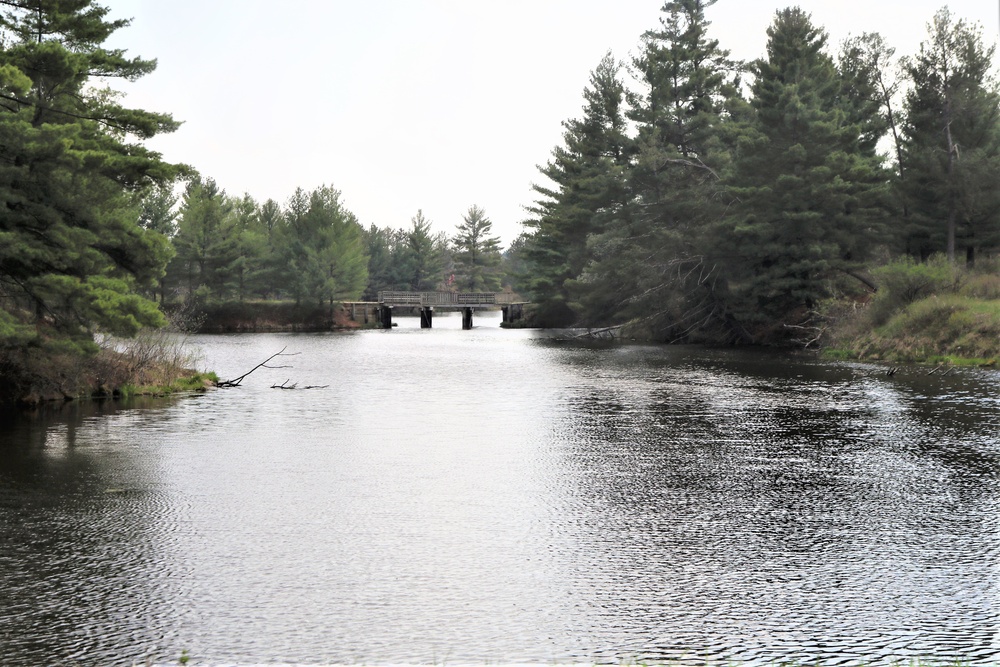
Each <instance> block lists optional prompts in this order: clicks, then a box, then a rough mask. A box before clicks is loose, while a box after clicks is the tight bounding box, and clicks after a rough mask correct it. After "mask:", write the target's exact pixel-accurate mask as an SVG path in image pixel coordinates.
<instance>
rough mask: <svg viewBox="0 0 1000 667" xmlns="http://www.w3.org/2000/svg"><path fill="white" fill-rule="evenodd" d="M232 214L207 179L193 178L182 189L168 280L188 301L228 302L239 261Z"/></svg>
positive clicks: (230, 205) (221, 192)
mask: <svg viewBox="0 0 1000 667" xmlns="http://www.w3.org/2000/svg"><path fill="white" fill-rule="evenodd" d="M232 211H233V203H232V201H230V199H229V197H228V196H226V192H225V190H222V189H221V188H220V187H219V186H218V184H217V183H216V182H215V181H214V180H213V179H211V178H209V179H205V180H202V179H200V178H195V179H193V180H192V181H191V182H190V183H189V184H188V186H187V188H186V189H185V191H184V197H183V201H182V203H181V208H180V213H179V220H178V224H177V235H176V236H175V237H174V248H175V249H176V252H177V254H176V256H175V257H174V259H173V261H172V262H171V265H170V267H169V276H170V279H171V282H173V283H174V284H176V285H178V286H179V287H181V289H183V290H184V291H185V293H186V296H187V298H188V299H191V298H198V299H200V300H215V301H221V300H225V299H226V298H228V296H229V294H228V290H229V288H230V287H231V286H232V283H231V281H232V280H233V278H234V274H235V273H236V270H237V269H236V266H234V264H235V263H236V262H237V261H238V258H239V248H238V238H237V235H238V230H237V227H236V221H235V219H234V218H233V216H232Z"/></svg>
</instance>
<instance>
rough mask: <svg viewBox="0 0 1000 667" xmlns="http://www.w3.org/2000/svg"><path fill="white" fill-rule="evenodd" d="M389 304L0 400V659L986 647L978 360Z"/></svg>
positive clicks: (996, 424)
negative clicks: (195, 359)
mask: <svg viewBox="0 0 1000 667" xmlns="http://www.w3.org/2000/svg"><path fill="white" fill-rule="evenodd" d="M397 322H398V323H399V326H398V328H396V329H394V330H392V331H363V332H351V333H331V334H275V335H270V334H257V335H233V336H203V337H195V338H194V339H192V341H191V342H192V345H194V346H196V347H197V349H199V350H200V357H201V358H200V365H201V366H202V367H205V368H209V369H213V370H216V371H217V372H218V373H219V375H220V376H222V377H223V378H231V377H235V376H238V375H240V374H242V373H244V372H246V371H247V370H249V369H250V368H252V367H253V366H255V365H256V364H257V363H259V362H260V361H262V360H263V359H265V358H266V357H268V356H270V355H271V354H273V353H275V352H277V351H279V350H281V349H285V350H286V352H287V353H288V355H290V356H282V357H278V358H276V359H275V360H274V361H273V362H272V364H271V365H274V366H284V368H272V369H268V368H262V369H259V370H257V371H255V372H254V373H253V374H251V375H250V376H249V377H247V378H246V380H245V382H244V385H243V386H241V387H238V388H232V389H224V390H216V391H212V392H209V393H206V394H203V395H194V396H184V397H177V398H171V399H160V400H140V401H134V402H132V403H123V404H118V403H113V402H103V403H79V404H70V405H68V406H66V408H65V409H63V410H50V411H46V412H44V413H43V414H39V415H35V416H33V417H19V418H16V419H8V420H7V421H5V422H4V423H3V425H2V429H3V430H2V431H0V433H2V434H0V664H3V665H7V666H14V667H21V666H28V665H40V664H67V665H68V664H73V665H77V664H78V665H96V664H102V665H131V664H141V663H142V662H143V661H145V660H147V659H148V660H150V661H152V662H156V663H161V664H171V663H176V661H177V659H178V657H179V656H180V654H181V652H182V651H187V653H188V654H189V655H190V656H191V660H192V662H193V663H200V664H212V665H220V664H228V665H239V664H244V665H247V664H276V663H287V664H329V663H341V664H343V663H348V664H361V663H364V664H390V663H391V664H398V663H436V664H443V663H449V664H459V663H474V664H488V663H489V664H496V663H543V664H549V663H556V662H558V663H606V662H610V663H623V662H625V663H629V662H635V661H646V662H671V663H676V664H685V663H693V664H705V663H706V662H710V663H721V662H723V661H730V660H732V661H738V662H740V663H742V664H746V665H765V664H771V663H772V662H774V661H779V660H797V661H800V662H823V663H824V664H831V665H832V664H843V663H848V662H859V661H866V662H868V663H876V664H879V663H881V664H887V663H889V662H891V661H893V660H907V659H910V658H923V659H949V658H950V659H955V658H957V659H962V660H965V661H967V662H968V663H969V664H973V665H987V664H989V665H995V664H1000V568H998V565H1000V502H998V499H1000V486H998V483H997V482H998V473H1000V439H998V435H1000V391H998V390H1000V373H998V372H996V371H992V370H980V369H967V370H959V371H956V372H951V373H949V374H947V375H944V374H942V373H935V374H933V375H928V374H927V369H923V368H916V367H904V368H902V369H900V370H899V371H898V372H897V373H896V374H895V375H894V376H887V375H886V373H885V369H884V368H883V367H880V366H877V365H872V364H857V363H832V362H824V361H819V360H816V359H814V358H811V357H808V356H795V355H789V354H784V353H770V352H762V351H759V350H757V351H754V350H739V349H722V350H711V349H704V348H691V347H664V346H651V345H638V344H619V345H614V346H597V347H588V346H582V345H576V344H570V343H566V342H561V341H558V340H553V339H552V338H551V337H550V336H549V335H548V334H546V333H545V332H539V331H529V330H503V329H501V328H499V326H498V324H499V315H498V314H493V313H486V314H482V313H479V314H477V315H476V322H475V324H476V327H475V328H474V329H473V330H471V331H462V330H461V320H460V318H459V317H458V316H457V315H455V316H443V315H438V317H436V318H435V321H434V329H431V330H421V329H419V327H418V321H417V320H416V319H415V318H397ZM286 381H287V383H288V384H297V386H298V387H299V388H298V389H296V390H281V389H273V388H271V385H272V384H281V383H284V382H286ZM306 386H318V388H313V389H303V388H302V387H306Z"/></svg>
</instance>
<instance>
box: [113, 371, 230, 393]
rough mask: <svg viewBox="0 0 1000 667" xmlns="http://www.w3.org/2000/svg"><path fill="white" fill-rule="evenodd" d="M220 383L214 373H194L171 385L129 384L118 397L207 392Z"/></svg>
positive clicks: (122, 388)
mask: <svg viewBox="0 0 1000 667" xmlns="http://www.w3.org/2000/svg"><path fill="white" fill-rule="evenodd" d="M218 381H219V376H218V375H216V374H215V373H213V372H209V373H194V374H192V375H188V376H183V377H179V378H177V379H175V380H174V381H173V382H171V383H170V384H166V385H143V386H136V385H131V384H127V385H124V386H122V387H121V388H120V389H119V390H118V392H117V395H120V396H123V397H126V398H127V397H129V396H168V395H170V394H177V393H184V392H192V391H195V392H201V391H207V390H208V388H209V387H211V386H213V385H214V384H215V383H217V382H218Z"/></svg>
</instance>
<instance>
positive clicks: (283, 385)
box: [271, 380, 330, 389]
mask: <svg viewBox="0 0 1000 667" xmlns="http://www.w3.org/2000/svg"><path fill="white" fill-rule="evenodd" d="M289 382H290V380H285V381H284V382H282V383H281V384H272V385H271V389H326V388H327V387H329V386H330V385H328V384H310V385H306V386H305V387H299V383H298V382H296V383H294V384H288V383H289Z"/></svg>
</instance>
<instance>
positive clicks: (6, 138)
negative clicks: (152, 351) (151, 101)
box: [0, 0, 184, 349]
mask: <svg viewBox="0 0 1000 667" xmlns="http://www.w3.org/2000/svg"><path fill="white" fill-rule="evenodd" d="M107 14H108V10H107V9H106V8H104V7H101V6H99V5H96V4H94V3H93V2H92V0H33V1H32V2H15V1H11V2H4V3H3V7H2V11H0V37H2V46H0V205H2V215H0V306H2V307H0V346H7V347H9V346H23V345H29V344H41V343H44V342H46V341H48V342H50V343H55V342H57V341H68V342H70V343H72V345H74V346H75V347H76V348H77V349H92V346H93V343H92V332H93V331H94V330H95V329H101V330H105V331H109V332H116V333H123V334H130V333H134V332H135V331H137V330H138V329H139V328H140V327H142V326H144V325H158V324H161V323H162V321H163V320H162V316H161V314H160V312H159V310H158V308H157V307H156V304H155V303H154V302H152V301H151V300H149V299H147V298H145V297H143V296H141V295H140V294H139V293H138V290H142V289H151V288H152V287H153V286H154V285H155V283H156V281H157V280H158V279H159V277H160V276H161V275H162V273H163V270H164V266H165V264H166V262H167V260H168V259H169V257H170V253H171V248H170V245H169V243H168V242H167V238H166V237H165V236H164V234H163V233H162V230H158V229H154V228H153V227H152V226H149V227H143V226H140V225H139V224H138V219H139V210H138V207H137V205H136V199H135V195H137V194H140V193H143V192H145V191H147V190H150V189H151V188H154V187H156V186H159V185H163V184H168V183H170V182H172V181H173V180H174V179H175V178H176V177H177V176H178V175H180V174H181V173H183V171H184V168H183V167H180V166H177V165H171V164H168V163H166V162H164V161H163V160H162V159H161V157H160V155H159V154H157V153H155V152H153V151H151V150H149V149H147V148H145V147H144V146H143V144H142V142H143V141H144V140H146V139H149V138H151V137H153V136H155V135H157V134H160V133H163V132H172V131H173V130H175V129H177V127H178V125H179V124H178V123H177V122H176V121H174V120H173V119H172V118H171V117H170V116H169V115H166V114H161V113H154V112H149V111H144V110H141V109H133V108H129V107H126V106H124V105H123V104H122V103H121V102H120V101H119V96H118V95H117V94H116V93H114V92H112V91H110V90H108V89H107V88H101V87H98V85H99V84H100V82H101V79H110V78H116V79H124V80H126V81H134V80H136V79H138V78H140V77H142V76H143V75H146V74H148V73H150V72H151V71H153V69H154V68H155V65H156V62H155V61H153V60H143V59H141V58H130V57H127V56H126V54H125V52H124V51H122V50H115V49H107V48H105V47H104V46H103V44H104V42H105V41H106V40H107V38H108V37H109V36H110V35H111V34H112V33H113V32H115V31H116V30H118V29H120V28H122V27H124V26H126V25H128V21H125V20H114V21H110V20H108V18H107Z"/></svg>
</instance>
